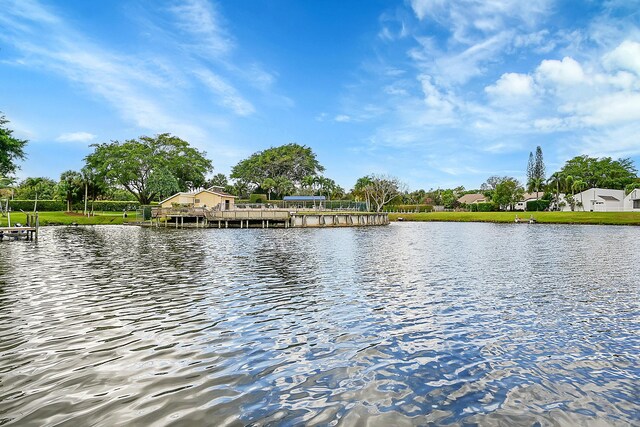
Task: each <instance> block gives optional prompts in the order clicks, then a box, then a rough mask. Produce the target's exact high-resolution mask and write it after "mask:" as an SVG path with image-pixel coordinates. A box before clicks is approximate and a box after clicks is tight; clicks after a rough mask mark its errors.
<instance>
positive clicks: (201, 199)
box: [160, 187, 237, 210]
mask: <svg viewBox="0 0 640 427" xmlns="http://www.w3.org/2000/svg"><path fill="white" fill-rule="evenodd" d="M236 198H237V197H236V196H232V195H231V194H227V193H225V192H224V191H222V190H221V189H220V188H219V187H211V188H208V189H206V190H199V191H195V192H192V193H176V194H174V195H173V196H171V197H168V198H166V199H164V200H163V201H161V202H160V206H161V207H163V208H171V207H174V206H184V207H192V208H218V209H220V210H230V209H233V208H234V206H235V199H236Z"/></svg>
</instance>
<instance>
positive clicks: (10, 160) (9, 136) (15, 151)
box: [0, 113, 27, 178]
mask: <svg viewBox="0 0 640 427" xmlns="http://www.w3.org/2000/svg"><path fill="white" fill-rule="evenodd" d="M7 123H9V120H7V119H6V118H5V116H4V115H3V114H1V113H0V178H2V177H7V176H9V175H11V174H13V173H15V171H16V169H18V166H17V165H16V161H18V160H23V159H24V158H25V154H24V146H25V145H27V141H26V140H24V139H18V138H15V137H14V136H13V130H11V129H9V128H8V127H7V126H6V124H7Z"/></svg>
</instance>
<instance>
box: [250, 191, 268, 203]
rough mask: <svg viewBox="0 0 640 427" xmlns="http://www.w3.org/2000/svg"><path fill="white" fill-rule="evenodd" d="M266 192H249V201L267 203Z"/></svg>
mask: <svg viewBox="0 0 640 427" xmlns="http://www.w3.org/2000/svg"><path fill="white" fill-rule="evenodd" d="M267 198H268V197H267V195H266V194H260V193H253V194H249V203H265V202H266V201H267Z"/></svg>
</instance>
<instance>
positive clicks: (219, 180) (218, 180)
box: [205, 173, 229, 188]
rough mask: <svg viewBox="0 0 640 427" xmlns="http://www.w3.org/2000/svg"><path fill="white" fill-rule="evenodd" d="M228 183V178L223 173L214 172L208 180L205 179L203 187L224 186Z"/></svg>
mask: <svg viewBox="0 0 640 427" xmlns="http://www.w3.org/2000/svg"><path fill="white" fill-rule="evenodd" d="M228 185H229V180H228V179H227V176H226V175H225V174H223V173H217V174H215V175H214V176H213V177H212V178H211V179H210V180H208V181H207V183H206V184H205V187H207V188H209V187H222V188H226V187H227V186H228Z"/></svg>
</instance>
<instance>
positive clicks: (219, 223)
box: [218, 220, 222, 228]
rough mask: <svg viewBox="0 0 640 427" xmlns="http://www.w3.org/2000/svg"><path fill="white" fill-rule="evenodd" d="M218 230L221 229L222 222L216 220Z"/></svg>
mask: <svg viewBox="0 0 640 427" xmlns="http://www.w3.org/2000/svg"><path fill="white" fill-rule="evenodd" d="M218 228H222V221H220V220H218Z"/></svg>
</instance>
